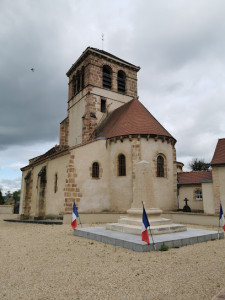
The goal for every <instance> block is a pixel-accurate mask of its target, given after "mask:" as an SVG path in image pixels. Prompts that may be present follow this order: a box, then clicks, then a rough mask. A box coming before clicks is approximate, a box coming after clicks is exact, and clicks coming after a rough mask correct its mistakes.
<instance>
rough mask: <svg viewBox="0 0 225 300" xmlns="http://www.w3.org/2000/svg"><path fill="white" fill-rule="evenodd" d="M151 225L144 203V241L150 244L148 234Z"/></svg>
mask: <svg viewBox="0 0 225 300" xmlns="http://www.w3.org/2000/svg"><path fill="white" fill-rule="evenodd" d="M149 226H150V224H149V221H148V217H147V214H146V211H145V208H144V205H143V215H142V241H144V242H146V243H147V244H148V245H150V242H149V236H148V227H149Z"/></svg>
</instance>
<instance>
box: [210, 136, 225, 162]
mask: <svg viewBox="0 0 225 300" xmlns="http://www.w3.org/2000/svg"><path fill="white" fill-rule="evenodd" d="M217 164H225V139H219V140H218V142H217V145H216V149H215V152H214V155H213V159H212V161H211V165H217Z"/></svg>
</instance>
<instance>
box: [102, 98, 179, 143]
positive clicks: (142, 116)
mask: <svg viewBox="0 0 225 300" xmlns="http://www.w3.org/2000/svg"><path fill="white" fill-rule="evenodd" d="M130 134H153V135H161V136H167V137H171V138H173V137H172V136H171V134H170V133H169V132H168V131H167V130H166V129H165V128H164V127H163V126H162V125H161V124H160V123H159V122H158V121H157V120H156V119H155V118H154V117H153V116H152V114H151V113H150V112H149V111H148V110H147V109H146V108H145V107H144V105H143V104H142V103H141V102H140V101H139V100H138V99H133V100H131V101H129V102H128V103H126V104H124V105H122V106H120V107H119V108H117V109H115V110H114V111H113V112H112V113H110V114H109V115H108V116H107V117H106V119H105V120H104V121H103V123H102V124H101V125H100V127H99V128H98V130H97V136H98V137H106V138H112V137H116V136H123V135H130Z"/></svg>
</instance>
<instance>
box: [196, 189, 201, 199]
mask: <svg viewBox="0 0 225 300" xmlns="http://www.w3.org/2000/svg"><path fill="white" fill-rule="evenodd" d="M195 200H202V190H201V189H197V190H196V191H195Z"/></svg>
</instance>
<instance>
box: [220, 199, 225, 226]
mask: <svg viewBox="0 0 225 300" xmlns="http://www.w3.org/2000/svg"><path fill="white" fill-rule="evenodd" d="M220 226H221V227H222V228H223V230H224V231H225V222H224V215H223V208H222V204H221V203H220Z"/></svg>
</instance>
